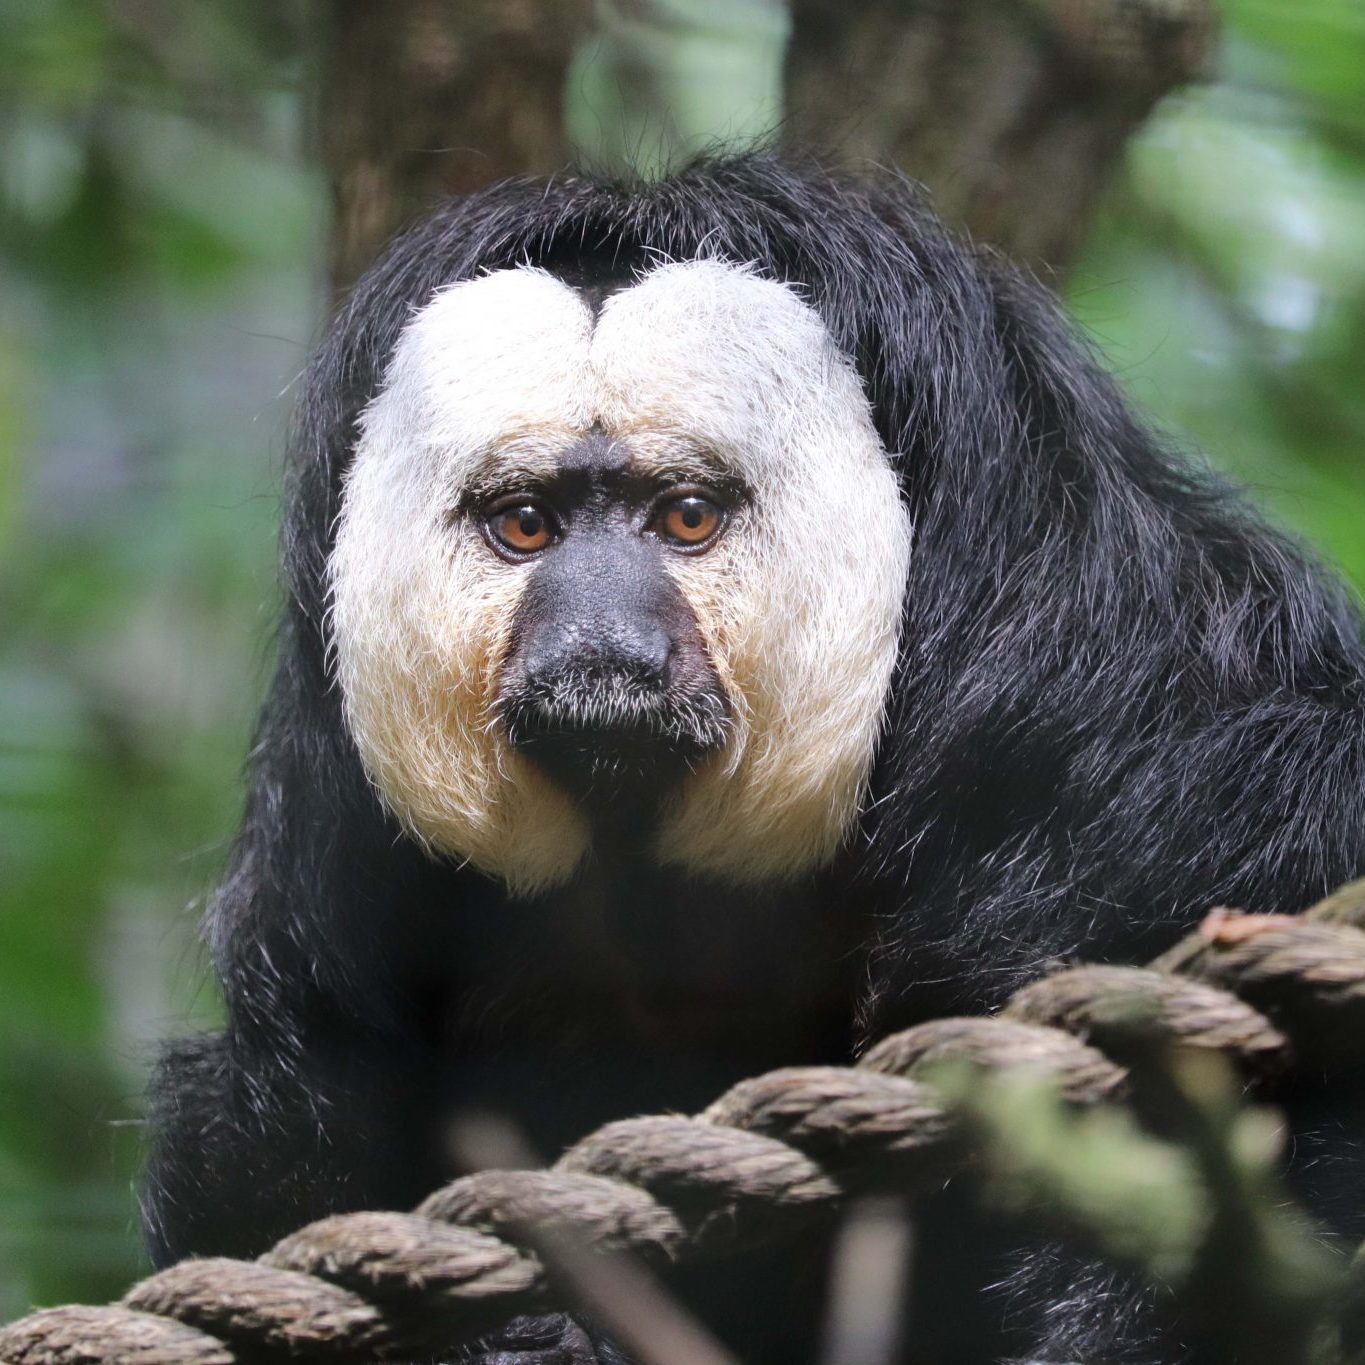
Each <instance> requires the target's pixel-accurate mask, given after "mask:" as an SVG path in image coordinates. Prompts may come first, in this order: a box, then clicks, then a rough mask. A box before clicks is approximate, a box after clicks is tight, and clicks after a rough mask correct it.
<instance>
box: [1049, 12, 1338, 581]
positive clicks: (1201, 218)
mask: <svg viewBox="0 0 1365 1365" xmlns="http://www.w3.org/2000/svg"><path fill="white" fill-rule="evenodd" d="M1224 8H1225V15H1226V20H1227V32H1226V36H1225V45H1224V54H1223V61H1222V72H1221V79H1219V80H1218V81H1217V82H1215V83H1213V84H1210V85H1208V86H1205V87H1203V88H1199V89H1195V90H1193V91H1189V92H1185V93H1181V94H1177V95H1175V96H1173V97H1171V98H1170V99H1169V100H1167V102H1166V103H1165V104H1164V105H1163V106H1162V107H1161V109H1160V110H1159V111H1158V113H1157V115H1156V117H1155V118H1154V119H1153V120H1152V121H1151V122H1150V123H1149V124H1148V125H1147V126H1146V128H1145V129H1144V130H1143V131H1142V132H1141V134H1140V135H1139V136H1138V138H1137V139H1136V140H1135V142H1134V144H1133V146H1132V148H1131V152H1130V156H1129V162H1128V170H1127V174H1126V175H1125V177H1124V178H1123V181H1122V183H1121V184H1120V185H1119V186H1117V187H1116V189H1115V191H1114V193H1113V194H1111V195H1110V196H1109V198H1108V201H1107V203H1106V204H1105V206H1104V209H1103V211H1102V213H1101V216H1100V220H1099V223H1098V225H1097V228H1096V231H1095V233H1094V235H1093V238H1092V240H1091V243H1090V245H1089V249H1088V251H1087V253H1086V255H1085V257H1084V259H1083V260H1082V261H1081V263H1080V265H1079V266H1078V268H1077V269H1076V271H1075V273H1074V276H1073V279H1072V284H1071V289H1070V292H1069V302H1070V304H1071V307H1072V309H1073V311H1074V313H1075V314H1076V316H1077V317H1078V318H1079V319H1080V321H1081V322H1083V323H1084V324H1085V325H1086V326H1087V327H1089V329H1090V331H1091V332H1092V334H1093V335H1094V336H1095V338H1096V340H1097V342H1098V344H1099V346H1100V347H1101V349H1102V351H1103V352H1104V353H1105V355H1106V356H1107V358H1108V359H1109V361H1110V363H1111V364H1113V365H1114V367H1115V368H1116V369H1117V370H1118V371H1119V373H1120V375H1121V376H1122V378H1123V379H1124V381H1125V383H1126V384H1127V386H1128V388H1129V389H1130V390H1131V391H1132V393H1133V394H1134V395H1135V397H1136V398H1137V399H1138V401H1139V402H1141V403H1142V404H1144V405H1145V406H1146V407H1147V408H1148V409H1149V410H1151V411H1153V412H1155V413H1156V414H1157V415H1158V416H1159V417H1160V418H1161V419H1162V420H1163V421H1164V422H1165V423H1166V425H1167V426H1168V427H1169V429H1170V430H1171V431H1172V432H1173V433H1174V434H1175V435H1176V437H1177V439H1180V440H1183V441H1185V442H1186V443H1187V444H1190V445H1193V446H1195V447H1198V448H1201V449H1202V450H1203V451H1205V452H1206V453H1207V454H1208V456H1209V457H1210V458H1211V459H1213V460H1214V461H1215V462H1216V463H1218V464H1220V465H1222V466H1223V467H1225V468H1226V469H1228V470H1230V471H1231V472H1233V473H1234V474H1235V475H1236V476H1237V477H1238V478H1240V479H1241V480H1243V481H1244V482H1246V483H1248V484H1249V485H1251V487H1252V489H1253V493H1254V495H1255V497H1256V500H1257V501H1258V502H1260V503H1261V505H1263V506H1265V507H1267V508H1268V509H1269V510H1270V511H1271V513H1272V514H1273V515H1274V516H1275V517H1276V518H1277V519H1278V520H1279V521H1280V522H1281V523H1283V524H1284V525H1286V526H1288V527H1290V528H1292V529H1294V530H1296V531H1298V532H1299V533H1300V534H1302V535H1303V536H1305V537H1306V538H1307V539H1308V540H1310V541H1312V542H1314V543H1315V544H1317V545H1318V546H1320V547H1321V548H1322V549H1323V550H1325V551H1326V553H1327V554H1328V556H1329V557H1330V558H1332V559H1334V560H1335V561H1336V562H1337V563H1338V564H1339V565H1340V566H1341V567H1342V568H1343V569H1344V570H1345V572H1346V573H1347V574H1348V576H1349V577H1350V578H1351V579H1352V580H1353V581H1354V583H1355V584H1356V586H1357V587H1358V588H1365V460H1363V459H1362V454H1361V452H1362V450H1363V449H1365V386H1362V385H1361V382H1360V374H1361V369H1360V366H1361V355H1362V345H1363V344H1365V257H1362V255H1361V252H1360V243H1361V241H1362V240H1365V76H1363V75H1362V73H1363V72H1365V15H1362V11H1361V9H1360V7H1359V5H1358V4H1356V3H1354V0H1317V2H1316V3H1309V4H1302V5H1292V6H1291V5H1287V4H1270V3H1265V2H1264V0H1231V3H1228V4H1226V5H1225V7H1224Z"/></svg>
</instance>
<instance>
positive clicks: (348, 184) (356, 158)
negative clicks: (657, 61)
mask: <svg viewBox="0 0 1365 1365" xmlns="http://www.w3.org/2000/svg"><path fill="white" fill-rule="evenodd" d="M590 15H591V0H326V6H325V10H324V22H325V23H326V26H327V45H326V57H325V62H324V69H323V73H322V95H321V101H320V121H321V127H320V143H321V154H322V159H323V164H324V166H325V168H326V170H327V172H328V175H329V176H330V179H331V183H332V191H333V196H334V200H335V206H336V216H335V220H334V223H333V228H332V249H331V277H332V281H333V284H334V285H336V286H337V287H338V288H345V287H346V286H347V285H349V284H350V283H351V281H353V280H354V279H355V277H356V275H358V274H359V273H360V271H361V270H363V269H364V268H365V266H366V265H368V264H369V262H370V261H371V260H372V259H373V257H374V256H375V254H376V253H377V252H378V250H379V248H380V247H381V246H382V245H383V243H384V242H385V240H386V239H387V238H388V237H389V236H390V235H391V234H392V233H393V232H395V231H396V230H397V229H398V228H400V227H401V226H402V225H403V224H404V223H406V222H407V221H409V220H410V219H411V218H413V217H414V216H415V215H416V214H418V213H419V212H421V211H422V209H424V208H426V207H428V206H430V205H431V204H432V203H434V202H435V201H436V200H437V199H439V198H440V197H441V196H443V195H447V194H459V193H463V192H467V191H469V190H473V189H477V188H479V187H480V186H482V185H487V184H489V183H490V182H491V181H494V180H501V179H504V178H505V177H507V176H512V175H524V174H527V173H540V174H545V173H549V172H551V171H556V170H559V169H560V168H562V167H563V166H564V165H565V164H567V162H568V161H569V160H570V153H569V146H568V143H567V140H566V138H565V134H564V113H563V105H564V81H565V74H566V72H567V70H568V66H569V60H570V57H571V55H572V53H573V50H574V47H575V46H576V44H577V43H578V42H579V40H580V39H581V38H582V36H583V35H584V34H585V33H586V32H587V30H588V26H589V18H590Z"/></svg>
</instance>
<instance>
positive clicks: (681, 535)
mask: <svg viewBox="0 0 1365 1365" xmlns="http://www.w3.org/2000/svg"><path fill="white" fill-rule="evenodd" d="M724 522H725V512H724V510H723V509H722V508H721V507H720V506H719V505H718V504H717V503H715V502H713V501H712V500H711V499H710V498H708V497H705V496H704V495H703V494H701V493H683V494H680V495H679V496H677V497H673V498H669V499H668V501H666V502H663V503H660V505H659V508H658V510H657V511H656V512H655V513H654V519H653V521H652V522H651V528H652V529H653V530H654V531H656V532H657V533H658V534H659V535H660V536H662V537H663V538H664V540H666V541H668V542H670V543H671V544H673V545H676V546H678V547H679V548H680V549H688V550H691V549H696V548H697V547H698V546H701V545H705V544H706V542H707V541H708V540H710V539H711V538H712V537H713V536H714V535H716V533H717V532H718V531H719V530H720V528H721V526H722V525H723V524H724Z"/></svg>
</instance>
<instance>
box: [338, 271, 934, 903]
mask: <svg viewBox="0 0 1365 1365" xmlns="http://www.w3.org/2000/svg"><path fill="white" fill-rule="evenodd" d="M361 431H362V434H361V439H360V443H359V446H358V448H357V450H356V454H355V460H354V464H353V466H352V468H351V471H350V474H349V476H348V478H347V481H346V487H345V492H344V500H343V508H342V514H341V519H340V524H339V527H338V532H337V541H336V548H335V551H334V553H333V557H332V563H331V587H332V618H331V624H332V637H333V641H334V646H335V650H336V665H337V673H338V677H339V681H340V685H341V689H342V693H343V697H344V702H345V710H346V716H347V721H348V724H349V726H350V728H351V732H352V734H353V735H354V737H355V741H356V744H357V746H358V748H359V751H360V755H361V758H362V760H363V762H364V764H365V767H366V769H367V771H368V773H369V775H370V777H371V779H372V780H373V782H374V783H375V785H376V787H377V788H378V790H379V792H380V794H381V796H382V798H383V799H384V801H385V802H386V803H387V804H388V806H389V807H390V808H391V809H392V810H393V811H394V813H395V814H396V815H397V816H398V817H399V819H400V820H401V821H402V822H403V823H404V824H405V825H406V826H407V827H408V828H409V829H410V830H411V831H412V832H413V833H414V834H415V835H416V836H418V837H419V838H420V839H422V840H424V841H425V842H426V843H427V844H428V845H429V846H431V847H432V848H433V849H436V850H439V851H441V852H443V853H447V854H453V855H456V856H458V857H461V858H464V859H467V860H469V861H470V862H471V863H473V864H474V865H475V866H477V867H479V868H481V869H483V870H484V871H486V872H489V873H491V874H493V875H496V876H499V877H501V878H503V879H504V880H505V881H506V883H507V884H508V886H509V887H510V888H511V889H513V890H514V891H517V892H522V893H530V892H534V891H536V890H538V889H541V888H545V887H548V886H552V885H554V884H556V883H559V882H563V881H565V880H567V879H568V878H569V877H571V876H572V874H573V873H574V871H575V869H576V868H577V867H578V865H579V864H580V862H581V861H582V859H583V857H584V855H585V854H586V852H587V851H588V849H589V846H590V844H591V841H592V837H593V835H592V830H593V825H592V822H591V820H590V819H589V817H588V814H587V813H586V812H585V811H584V810H583V809H582V807H581V805H580V804H578V803H577V802H576V801H575V799H574V798H573V797H572V796H571V795H570V794H569V792H568V791H567V790H565V789H564V788H563V787H562V786H561V785H557V784H556V782H554V781H552V780H551V779H550V777H548V776H547V775H546V773H545V771H544V770H543V769H542V768H541V767H540V766H538V765H537V763H536V762H535V761H534V760H533V759H532V758H529V757H527V755H526V753H524V752H522V751H521V750H520V749H519V748H518V747H517V746H516V745H514V744H513V742H512V739H511V736H509V734H508V731H507V726H506V722H505V716H504V714H503V712H502V711H501V710H500V705H499V699H500V696H501V695H502V692H503V689H504V685H505V682H506V679H505V677H504V672H505V670H507V669H508V668H509V667H511V664H510V663H509V660H511V659H512V658H513V657H514V655H515V654H516V653H517V648H518V642H517V639H516V632H517V630H518V628H519V627H518V624H517V623H518V621H519V620H520V619H521V612H520V608H521V606H522V604H523V602H524V600H526V599H527V595H528V592H530V591H533V585H534V583H535V575H536V574H537V573H541V572H544V571H545V567H544V566H545V564H546V563H548V562H549V561H550V558H551V556H553V555H554V554H556V553H557V552H559V551H558V547H556V546H554V545H551V546H549V547H548V548H547V549H545V550H544V551H543V553H541V552H536V551H532V552H530V553H527V554H524V555H521V554H507V553H500V552H499V547H498V545H497V544H496V543H495V541H494V540H492V539H490V536H489V534H488V530H487V527H488V524H489V523H488V521H487V517H488V512H487V509H488V508H489V507H490V506H492V507H495V508H496V507H498V506H500V505H504V504H505V502H506V498H508V497H510V498H511V502H512V505H516V504H517V500H518V496H519V495H521V494H523V493H526V492H527V490H536V489H539V488H543V487H546V486H548V485H550V484H551V483H552V482H553V481H554V480H555V479H556V478H562V477H563V475H564V468H565V465H566V461H569V460H570V458H571V452H573V451H574V450H576V449H578V448H580V447H581V445H582V443H583V442H584V441H585V440H586V439H588V438H589V437H592V438H593V439H595V440H597V441H599V442H600V441H602V440H605V441H606V442H607V443H608V444H609V445H610V448H611V449H612V450H613V451H614V452H615V453H616V458H617V460H618V463H619V464H620V466H621V469H620V475H621V477H623V478H626V477H629V478H635V477H637V476H638V478H639V479H640V480H646V481H652V484H658V485H659V486H668V485H677V486H680V487H702V488H714V487H724V488H727V489H733V490H737V491H736V496H735V497H734V499H733V503H732V505H731V506H729V508H728V515H727V517H726V519H725V522H724V525H723V527H722V529H721V530H720V531H719V533H717V534H716V535H715V536H714V537H713V538H712V539H711V540H710V541H708V542H707V543H706V544H705V545H704V546H703V547H701V548H700V549H699V550H698V551H696V552H689V553H665V552H660V563H661V564H662V565H663V572H664V573H666V574H667V575H668V577H669V579H670V580H671V583H672V584H675V585H676V588H677V590H678V593H679V594H680V595H681V599H682V600H683V601H684V602H685V603H686V607H687V609H688V611H689V612H690V615H691V617H692V618H693V620H694V622H695V631H696V633H697V635H699V638H700V645H699V648H700V649H701V650H703V651H704V654H705V656H706V659H707V660H708V661H709V668H708V671H709V670H714V678H715V679H716V680H717V685H718V686H719V688H720V689H722V690H723V693H724V696H725V699H726V702H727V703H728V712H729V716H728V723H727V725H726V728H725V731H724V739H723V742H722V743H720V744H719V745H718V746H717V747H715V748H714V749H713V750H712V751H710V752H707V753H706V754H705V755H704V756H703V757H701V758H700V759H699V760H696V761H694V762H692V763H691V764H690V767H689V769H688V770H687V771H685V772H684V773H683V775H682V776H681V778H680V780H679V781H678V782H677V783H676V785H675V787H674V788H672V789H670V791H669V793H668V795H667V797H666V799H665V801H664V803H663V805H662V807H661V808H660V811H659V813H658V818H657V821H656V822H655V826H654V833H653V836H652V837H653V840H654V849H655V853H656V855H657V857H658V858H659V859H660V860H661V861H662V862H665V863H669V864H674V865H679V866H681V867H683V868H686V869H689V870H691V871H695V872H702V873H709V874H713V875H718V876H722V877H726V878H729V879H731V880H737V881H759V880H782V879H784V878H789V877H794V876H799V875H801V874H803V873H806V872H808V871H810V870H811V869H812V868H814V867H816V866H818V865H820V864H822V863H824V862H827V861H828V860H829V859H830V858H831V857H832V856H833V854H834V853H835V851H836V850H837V849H838V847H839V845H840V843H841V841H842V840H843V839H844V838H845V836H846V835H847V833H848V830H849V828H850V826H851V824H852V822H853V820H854V819H855V817H856V815H857V812H858V808H859V803H860V801H861V799H862V795H863V792H864V789H865V785H866V781H867V776H868V772H869V769H870V767H871V763H872V758H873V753H874V750H875V747H876V743H877V738H878V734H879V731H880V728H881V721H882V709H883V699H884V697H885V695H886V692H887V688H888V685H889V683H890V679H891V673H892V669H893V666H894V663H895V656H896V647H897V638H898V628H899V621H900V610H901V599H902V595H903V592H904V589H905V581H906V573H907V568H908V559H909V553H910V524H909V518H908V514H907V512H906V510H905V508H904V507H903V505H902V504H901V502H900V499H899V496H898V491H897V487H896V482H895V479H894V477H893V475H892V473H891V470H890V467H889V465H888V462H887V457H886V452H885V451H884V450H883V449H882V447H881V444H880V442H879V440H878V438H877V435H876V432H875V430H874V428H873V425H872V420H871V415H870V412H869V409H868V405H867V401H866V399H865V397H864V395H863V392H862V388H861V385H860V383H859V380H858V377H857V375H856V373H855V371H854V369H853V366H852V364H851V363H850V361H849V360H848V358H847V357H846V356H845V355H843V354H842V353H841V352H840V351H839V350H838V348H837V347H836V346H835V345H834V343H833V341H832V340H831V338H830V336H829V334H828V332H827V330H826V329H825V327H824V324H823V323H822V321H821V320H820V318H819V317H818V315H817V314H816V313H815V312H814V310H813V309H811V308H810V307H809V306H807V305H806V304H805V303H804V302H803V301H802V300H801V299H800V298H799V297H798V295H797V294H796V293H795V291H794V290H792V289H790V288H788V287H787V286H784V285H781V284H777V283H774V282H772V281H768V280H763V279H760V278H758V277H757V276H755V275H754V274H752V273H751V272H750V271H748V270H746V269H745V268H743V267H741V266H736V265H732V264H728V263H724V262H720V261H692V262H687V263H683V264H670V265H661V266H659V267H657V268H656V269H654V270H652V271H650V272H649V274H647V275H646V276H644V277H643V278H642V279H641V280H640V281H639V282H638V283H637V284H635V285H633V286H632V287H629V288H626V289H623V290H621V291H620V292H618V293H615V294H612V295H611V296H610V297H609V298H607V300H606V302H605V303H604V304H603V306H602V308H601V310H600V313H598V314H597V315H596V316H595V315H594V312H593V310H592V308H591V307H590V306H589V304H588V303H587V301H586V300H585V299H584V298H583V296H582V295H581V294H579V293H578V292H577V291H576V290H575V289H573V288H571V287H570V286H568V285H567V284H565V283H563V282H562V281H560V280H558V279H556V278H555V277H553V276H551V275H549V274H547V273H545V272H543V271H540V270H535V269H529V268H526V269H517V270H505V271H499V272H497V273H496V274H492V275H488V276H485V277H482V278H480V279H477V280H473V281H470V282H467V283H463V284H458V285H454V286H452V287H450V288H448V289H445V290H443V291H441V292H440V293H439V294H437V295H436V296H435V297H434V298H433V299H432V301H431V302H430V303H429V304H428V305H427V306H426V307H425V308H423V309H422V310H421V311H420V312H419V313H417V314H416V315H415V316H414V318H413V319H412V321H411V322H410V323H409V325H408V326H407V328H406V329H405V331H404V332H403V335H402V337H401V339H400V341H399V344H398V346H397V348H396V351H395V353H394V357H393V360H392V362H391V364H390V367H389V370H388V373H387V376H386V382H385V386H384V388H383V391H382V392H381V393H380V394H379V395H378V397H376V398H375V400H374V401H373V402H372V403H371V404H370V406H369V408H368V409H367V410H366V412H365V413H364V416H363V418H362V423H361ZM500 498H502V499H503V502H501V503H500V502H499V499H500ZM513 529H514V531H516V530H517V528H516V527H515V526H514V528H513ZM656 531H657V528H654V529H651V528H650V527H647V526H645V525H644V523H641V529H640V531H639V534H640V535H641V536H655V535H656ZM572 535H573V528H572V526H570V527H569V528H568V530H567V531H566V532H565V539H564V544H565V545H568V544H569V543H570V540H569V538H570V537H571V536H572ZM528 543H530V542H528ZM602 581H603V580H601V579H600V578H599V580H597V586H595V587H593V588H591V591H594V592H598V591H603V590H604V589H603V588H602V586H601V584H602ZM623 586H626V585H623ZM607 590H609V589H607Z"/></svg>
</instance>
